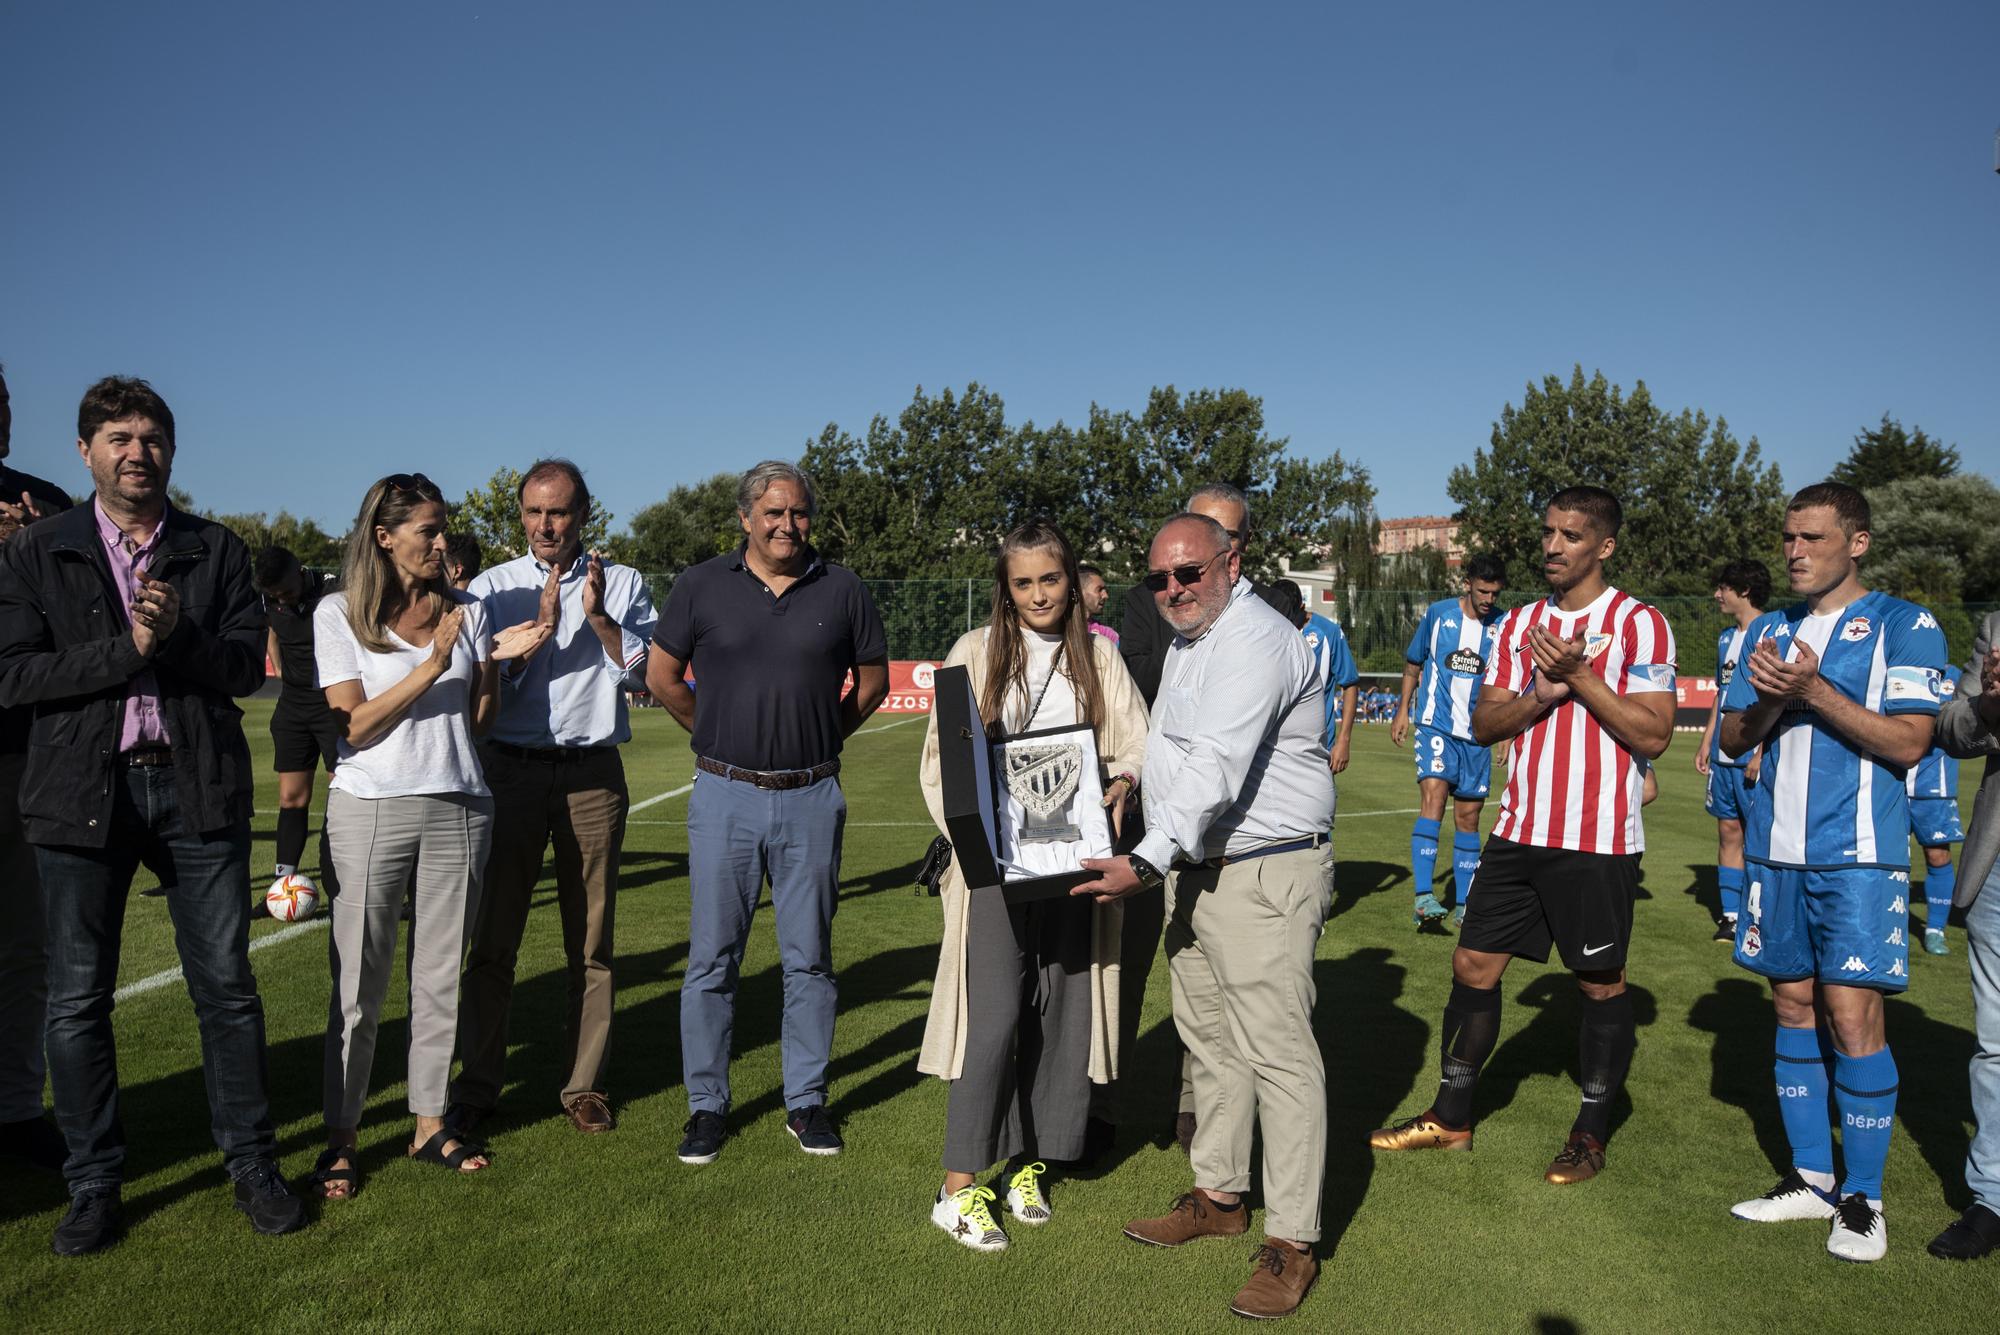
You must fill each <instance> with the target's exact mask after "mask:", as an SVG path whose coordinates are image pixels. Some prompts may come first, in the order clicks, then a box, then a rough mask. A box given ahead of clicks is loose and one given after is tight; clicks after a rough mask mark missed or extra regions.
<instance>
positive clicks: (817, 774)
mask: <svg viewBox="0 0 2000 1335" xmlns="http://www.w3.org/2000/svg"><path fill="white" fill-rule="evenodd" d="M694 767H695V768H696V769H698V770H705V771H706V772H708V773H710V774H717V775H720V776H722V777H723V778H725V779H734V780H735V781H736V782H738V783H754V784H756V785H757V786H758V787H759V788H770V789H775V790H777V791H779V792H783V791H785V790H787V789H791V788H805V787H807V786H809V785H811V784H815V783H818V782H819V781H820V780H821V779H830V778H832V777H833V776H834V775H836V774H838V773H840V762H839V761H838V760H829V761H827V762H826V763H825V764H824V765H814V766H813V767H812V768H811V769H780V770H765V769H738V768H736V766H734V765H725V764H723V763H722V762H721V761H720V760H710V759H709V758H708V757H707V756H696V757H695V760H694Z"/></svg>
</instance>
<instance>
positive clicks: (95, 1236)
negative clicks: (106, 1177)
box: [49, 1191, 125, 1256]
mask: <svg viewBox="0 0 2000 1335" xmlns="http://www.w3.org/2000/svg"><path fill="white" fill-rule="evenodd" d="M124 1228H125V1219H124V1215H123V1212H121V1211H120V1210H119V1208H118V1193H117V1192H115V1191H86V1192H84V1193H83V1195H81V1196H77V1197H74V1198H73V1199H72V1200H71V1201H70V1203H69V1213H68V1214H66V1215H64V1216H63V1220H62V1222H61V1223H60V1224H57V1225H56V1235H55V1239H54V1240H53V1241H52V1242H51V1243H50V1244H49V1245H50V1247H51V1248H53V1249H54V1251H55V1254H56V1255H57V1256H88V1255H90V1254H91V1253H92V1252H101V1251H103V1250H104V1249H105V1248H106V1247H109V1246H110V1245H111V1244H112V1243H114V1242H116V1241H118V1235H119V1234H120V1233H121V1232H123V1231H124Z"/></svg>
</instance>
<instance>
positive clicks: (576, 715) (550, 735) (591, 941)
mask: <svg viewBox="0 0 2000 1335" xmlns="http://www.w3.org/2000/svg"><path fill="white" fill-rule="evenodd" d="M519 499H520V504H521V523H522V526H523V528H524V529H525V530H526V532H527V538H528V554H527V555H526V556H522V557H518V558H516V559H515V560H512V561H508V562H506V563H505V564H504V565H499V566H495V567H494V568H493V569H491V570H488V571H486V572H485V573H483V574H481V575H480V576H479V577H478V578H477V579H475V580H473V581H472V585H471V588H470V590H469V591H470V592H471V593H472V595H473V596H474V597H476V598H478V599H480V600H481V601H482V602H483V603H484V604H485V606H486V613H487V615H488V616H489V617H496V616H504V617H507V618H510V619H509V620H508V621H507V622H506V623H505V624H507V625H510V626H512V625H517V624H519V623H520V622H523V621H539V622H541V623H542V624H543V625H547V626H552V627H553V631H552V633H551V634H550V636H549V638H548V639H547V640H546V641H544V642H543V644H542V645H541V647H540V648H539V649H537V650H536V651H535V652H534V654H533V655H532V656H530V657H528V658H526V659H525V660H519V661H517V662H515V663H510V664H507V665H505V666H504V667H501V668H496V669H495V670H497V671H499V672H500V713H499V716H498V718H497V719H496V720H495V721H494V724H493V730H492V732H491V733H490V734H489V735H488V736H487V739H486V741H485V743H484V745H482V746H481V748H480V758H481V760H482V761H483V762H484V764H485V767H486V783H487V786H488V787H489V788H491V789H492V790H493V847H492V851H491V852H490V853H489V854H488V857H487V863H486V888H485V894H484V896H483V898H482V900H481V902H480V905H479V916H478V919H477V921H476V922H475V924H474V926H473V930H472V948H471V951H470V953H469V954H468V955H467V957H466V962H465V979H464V994H463V998H462V1000H461V1002H460V1005H459V1036H458V1051H459V1057H460V1059H461V1060H462V1061H463V1062H464V1063H465V1064H464V1067H463V1068H462V1069H461V1070H460V1072H459V1076H458V1079H457V1081H456V1082H454V1084H453V1085H452V1094H451V1097H452V1105H451V1109H450V1111H449V1112H447V1114H446V1119H447V1120H448V1121H450V1122H451V1123H452V1124H453V1125H454V1126H456V1127H457V1129H458V1130H459V1131H461V1132H463V1133H468V1134H469V1133H470V1132H471V1131H472V1130H473V1129H474V1128H475V1127H476V1126H477V1125H478V1124H479V1122H481V1121H482V1120H484V1119H485V1117H486V1116H487V1115H488V1114H489V1113H491V1112H492V1110H493V1107H494V1105H495V1104H496V1103H497V1102H498V1101H499V1098H500V1090H501V1088H502V1083H503V1080H502V1074H503V1073H502V1067H503V1064H504V1062H505V1061H506V1056H507V1011H508V1006H509V1003H510V1001H511V999H512V997H513V992H514V963H515V956H516V953H517V952H518V951H519V950H520V946H521V934H522V932H523V931H524V930H525V929H526V928H527V924H528V905H529V903H530V900H531V898H532V896H533V894H534V889H535V883H536V881H537V880H539V879H540V877H541V873H542V857H543V854H544V853H545V852H546V851H547V850H548V847H549V844H550V842H551V841H552V840H553V841H554V843H555V865H556V903H557V907H558V911H559V913H560V914H561V916H562V928H563V949H564V952H565V953H566V954H567V955H568V957H569V968H568V982H569V1016H568V1024H567V1034H568V1041H569V1054H568V1059H567V1060H568V1067H567V1070H566V1072H565V1078H564V1081H563V1088H562V1092H561V1103H562V1108H563V1111H564V1112H565V1113H566V1114H568V1116H569V1119H570V1123H571V1125H573V1126H574V1127H575V1128H576V1129H577V1130H578V1131H582V1132H602V1131H609V1130H610V1129H611V1128H612V1126H613V1120H612V1116H611V1105H610V1103H609V1100H608V1096H607V1094H606V1091H605V1082H604V1070H605V1058H606V1055H607V1053H608V1051H609V1046H610V1041H611V1011H612V974H611V961H612V920H613V916H614V915H613V910H614V907H615V900H616V895H617V886H618V857H619V852H620V850H621V848H622V847H623V845H624V842H625V809H626V805H627V801H628V799H627V795H626V791H625V768H624V765H623V763H622V762H621V761H620V760H619V758H618V747H619V745H620V744H621V743H623V742H625V741H627V740H629V739H630V738H631V736H632V728H631V724H630V722H629V720H628V719H627V718H626V713H625V692H626V690H627V689H629V688H630V686H631V684H633V683H637V682H640V681H643V680H644V679H645V671H646V655H647V648H646V646H647V642H648V641H649V640H650V639H651V637H652V633H653V624H654V621H655V620H656V617H655V614H654V611H653V603H652V599H651V598H650V597H649V596H648V595H647V592H646V585H645V581H644V580H643V579H641V578H640V576H639V572H637V571H636V570H633V569H631V568H630V567H628V566H620V565H611V564H608V563H607V562H605V561H603V560H602V559H601V558H600V557H599V556H598V555H597V553H595V552H589V553H586V552H585V551H583V544H582V535H583V529H584V525H585V524H587V523H588V522H589V520H590V490H589V488H588V487H586V486H585V485H584V481H583V473H582V472H581V470H579V469H578V468H577V466H576V465H575V464H573V463H571V462H569V461H568V460H567V459H544V460H541V461H539V462H538V463H536V464H534V465H533V466H532V467H530V468H529V469H528V472H527V475H526V476H525V477H523V478H522V479H521V486H520V491H519ZM490 624H495V625H498V624H501V623H498V622H493V623H490Z"/></svg>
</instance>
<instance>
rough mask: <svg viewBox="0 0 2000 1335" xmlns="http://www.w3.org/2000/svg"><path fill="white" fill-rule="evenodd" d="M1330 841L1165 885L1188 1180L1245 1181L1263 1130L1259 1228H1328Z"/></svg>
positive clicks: (1230, 1185) (1196, 872)
mask: <svg viewBox="0 0 2000 1335" xmlns="http://www.w3.org/2000/svg"><path fill="white" fill-rule="evenodd" d="M1330 856H1331V854H1330V852H1329V850H1327V849H1324V848H1321V849H1302V850H1300V851H1298V852H1295V853H1274V854H1272V855H1270V856H1269V857H1261V858H1252V859H1250V860H1249V861H1247V862H1239V863H1233V864H1231V865H1230V866H1228V867H1225V868H1222V869H1221V870H1219V871H1218V870H1216V869H1214V868H1211V867H1192V868H1189V869H1186V870H1181V871H1176V872H1174V873H1173V874H1172V875H1171V876H1170V877H1169V878H1168V880H1167V925H1166V931H1165V937H1166V951H1167V962H1168V967H1169V969H1170V970H1171V971H1172V976H1173V990H1174V1025H1175V1027H1176V1028H1177V1029H1179V1030H1180V1035H1181V1042H1182V1043H1184V1044H1186V1045H1187V1050H1188V1055H1189V1058H1190V1060H1191V1063H1192V1066H1193V1074H1194V1104H1195V1117H1196V1129H1195V1136H1194V1149H1193V1154H1192V1158H1193V1160H1194V1181H1195V1185H1196V1186H1198V1187H1202V1188H1205V1189H1207V1190H1210V1191H1246V1190H1248V1189H1249V1187H1250V1142H1251V1132H1252V1130H1253V1128H1254V1127H1255V1126H1256V1125H1257V1124H1258V1123H1259V1122H1260V1121H1261V1123H1262V1126H1263V1131H1264V1164H1263V1181H1264V1216H1265V1217H1264V1232H1265V1233H1266V1234H1267V1235H1269V1236H1271V1237H1274V1238H1289V1239H1291V1240H1292V1241H1294V1242H1316V1241H1318V1239H1319V1234H1320V1189H1321V1186H1322V1183H1323V1182H1324V1180H1325V1177H1326V1122H1327V1113H1326V1066H1325V1064H1324V1063H1323V1062H1322V1061H1321V1059H1320V1051H1319V1040H1318V1038H1317V1037H1315V1036H1314V1034H1313V1027H1312V1008H1313V997H1314V992H1315V989H1314V985H1313V952H1314V951H1315V949H1316V948H1317V947H1318V945H1319V932H1320V927H1321V925H1322V924H1323V923H1324V922H1325V921H1326V915H1327V909H1328V901H1329V897H1330V894H1331V891H1332V887H1333V871H1332V868H1330V867H1329V866H1327V865H1325V863H1326V860H1327V859H1328V858H1329V857H1330Z"/></svg>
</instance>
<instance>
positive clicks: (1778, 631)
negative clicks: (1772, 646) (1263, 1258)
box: [1771, 621, 1792, 640]
mask: <svg viewBox="0 0 2000 1335" xmlns="http://www.w3.org/2000/svg"><path fill="white" fill-rule="evenodd" d="M1771 638H1772V639H1774V640H1789V639H1791V638H1792V623H1791V622H1789V621H1780V622H1779V623H1778V624H1777V625H1775V626H1773V627H1771Z"/></svg>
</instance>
